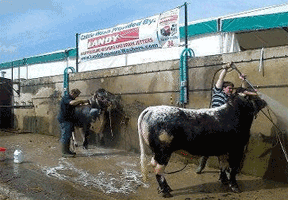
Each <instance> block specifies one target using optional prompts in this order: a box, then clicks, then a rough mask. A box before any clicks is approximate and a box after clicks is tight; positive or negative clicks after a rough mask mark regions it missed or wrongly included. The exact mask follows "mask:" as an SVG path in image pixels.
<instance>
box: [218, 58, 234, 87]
mask: <svg viewBox="0 0 288 200" xmlns="http://www.w3.org/2000/svg"><path fill="white" fill-rule="evenodd" d="M230 67H231V63H227V64H226V65H224V66H223V67H222V68H223V70H222V72H221V74H220V75H219V78H218V80H217V82H216V85H215V86H216V88H218V89H222V86H223V82H224V78H225V76H226V74H227V71H228V68H230Z"/></svg>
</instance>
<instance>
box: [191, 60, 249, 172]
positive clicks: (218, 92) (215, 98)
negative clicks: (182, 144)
mask: <svg viewBox="0 0 288 200" xmlns="http://www.w3.org/2000/svg"><path fill="white" fill-rule="evenodd" d="M232 65H233V63H228V64H226V65H224V66H223V70H222V71H221V73H220V75H219V78H218V80H217V82H216V84H215V86H214V87H213V88H212V99H211V107H212V108H216V107H219V106H222V105H224V104H225V103H227V100H228V97H229V96H230V95H231V94H232V92H233V88H234V84H233V83H232V82H230V81H224V79H225V77H226V75H227V72H228V69H229V68H231V66H232ZM240 78H241V79H242V80H243V79H244V78H245V75H242V76H240ZM242 87H246V85H245V82H243V83H242ZM207 160H208V157H207V156H202V157H201V158H200V163H199V166H198V168H197V169H196V173H197V174H201V173H202V171H203V170H204V168H205V166H206V163H207Z"/></svg>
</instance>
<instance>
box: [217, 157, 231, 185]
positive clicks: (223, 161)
mask: <svg viewBox="0 0 288 200" xmlns="http://www.w3.org/2000/svg"><path fill="white" fill-rule="evenodd" d="M218 161H219V166H220V177H219V180H220V181H221V183H222V184H223V185H228V184H229V179H228V177H227V173H229V175H230V166H229V162H228V155H221V156H218Z"/></svg>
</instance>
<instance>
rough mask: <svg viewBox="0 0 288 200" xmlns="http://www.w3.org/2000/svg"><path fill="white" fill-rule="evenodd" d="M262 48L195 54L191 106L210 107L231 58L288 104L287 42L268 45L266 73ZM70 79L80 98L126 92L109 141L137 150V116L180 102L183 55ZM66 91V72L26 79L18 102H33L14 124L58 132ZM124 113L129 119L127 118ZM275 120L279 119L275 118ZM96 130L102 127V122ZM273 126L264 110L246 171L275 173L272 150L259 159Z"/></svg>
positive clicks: (263, 88) (265, 89)
mask: <svg viewBox="0 0 288 200" xmlns="http://www.w3.org/2000/svg"><path fill="white" fill-rule="evenodd" d="M260 51H261V50H260V49H259V50H253V51H244V52H239V53H231V54H223V55H214V56H207V57H197V58H194V59H190V60H189V71H188V72H189V104H187V105H186V107H187V108H203V107H204V108H206V107H208V106H209V103H210V98H211V86H212V79H213V77H214V75H215V79H214V80H215V81H216V80H217V78H218V75H219V73H217V74H215V73H216V72H217V71H218V70H219V69H220V68H221V66H222V65H223V64H225V63H227V62H234V63H235V65H236V66H237V67H238V69H239V70H240V71H241V72H242V73H245V74H246V75H247V78H248V80H249V81H250V82H251V83H252V84H253V85H255V86H257V89H258V91H260V92H261V93H264V94H266V95H268V96H270V97H272V98H273V99H275V100H276V101H278V102H279V103H281V104H282V105H284V106H286V107H288V102H287V95H288V94H287V87H288V77H287V74H288V67H287V66H288V58H287V54H288V47H287V46H283V47H275V48H269V49H264V59H263V66H264V67H263V70H264V73H263V72H259V64H260V55H261V52H260ZM238 77H239V75H238V74H237V72H236V71H232V72H230V73H229V74H228V75H227V78H226V80H230V81H232V82H234V83H235V86H240V85H241V81H240V79H239V78H238ZM69 78H70V84H69V85H70V89H72V88H79V89H80V90H81V91H82V93H81V95H80V97H79V98H89V97H90V95H91V94H92V93H93V92H94V91H96V90H97V89H99V88H105V89H106V90H108V91H109V92H111V93H113V94H116V95H119V96H120V97H121V105H122V108H123V111H124V113H122V114H121V115H120V114H119V113H118V114H117V113H114V115H113V118H112V128H113V132H114V134H115V137H114V138H113V139H112V138H111V134H110V132H109V127H107V128H106V129H105V131H104V136H105V145H107V146H110V147H113V148H120V149H125V150H128V151H138V150H139V144H138V133H137V118H138V116H139V114H140V113H141V111H142V110H144V109H145V108H146V107H147V106H151V105H162V104H165V105H174V106H177V105H178V104H177V103H178V101H179V60H172V61H165V62H156V63H145V64H141V65H132V66H126V67H119V68H112V69H101V70H97V71H89V72H82V73H75V74H70V76H69ZM62 94H63V75H60V76H51V77H44V78H38V79H29V80H25V81H23V82H22V83H21V94H20V96H17V95H15V98H14V101H18V102H22V101H32V102H33V105H34V107H33V108H19V109H15V110H14V114H15V127H16V128H18V129H20V130H23V131H25V130H29V129H30V131H33V132H35V133H39V134H48V135H54V136H57V137H59V134H60V130H59V127H58V122H57V114H58V110H59V102H60V99H61V95H62ZM123 116H125V119H126V120H123V119H124V117H123ZM273 120H276V118H275V117H273ZM29 123H30V124H29ZM276 123H277V122H276ZM94 129H95V132H97V131H96V129H97V127H94ZM272 129H273V126H272V123H271V122H270V121H269V120H268V119H267V118H266V117H265V116H264V115H263V114H261V113H260V114H259V115H258V117H257V119H255V120H254V122H253V125H252V129H251V134H252V137H251V141H250V144H249V146H248V149H247V151H248V154H247V156H246V159H245V162H244V168H243V171H244V172H245V173H248V174H252V175H257V176H266V175H267V174H269V173H270V172H269V173H268V172H267V170H268V169H269V167H270V162H271V155H272V154H273V152H272V153H269V154H267V155H266V156H264V157H262V158H259V155H261V153H262V152H264V151H265V150H267V149H269V148H270V147H272V143H271V142H270V143H269V141H268V142H267V140H266V142H265V140H264V139H263V137H262V136H261V135H264V136H265V137H267V138H270V140H271V141H272V140H274V139H275V135H274V136H273V133H272V132H273V131H272ZM260 133H261V134H260ZM260 136H261V137H260ZM92 137H95V136H92ZM285 137H286V135H285ZM267 138H266V139H267ZM268 140H269V139H268ZM227 142H233V141H227ZM234 142H237V141H234ZM216 163H217V162H216V161H215V159H211V161H210V160H209V165H211V166H214V165H215V166H217V164H216ZM285 166H286V165H285ZM284 168H285V170H284V171H285V172H282V173H286V171H288V170H286V167H284ZM287 168H288V167H287ZM260 169H261V170H260ZM273 170H274V169H273ZM273 170H272V171H273ZM271 173H272V175H271V176H279V175H275V174H274V172H271ZM269 176H270V175H269Z"/></svg>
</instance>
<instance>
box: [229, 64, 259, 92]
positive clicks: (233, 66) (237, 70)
mask: <svg viewBox="0 0 288 200" xmlns="http://www.w3.org/2000/svg"><path fill="white" fill-rule="evenodd" d="M231 68H232V69H235V70H236V72H238V74H239V75H240V76H242V75H243V74H242V73H241V72H240V70H239V69H238V68H237V67H236V65H235V64H234V63H232V64H231ZM243 79H244V81H246V83H248V84H249V86H250V87H251V88H252V89H253V90H254V91H255V92H257V90H256V89H255V87H254V86H253V85H252V84H251V83H250V82H249V81H248V80H247V78H246V77H243Z"/></svg>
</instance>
